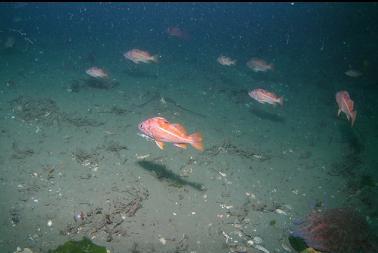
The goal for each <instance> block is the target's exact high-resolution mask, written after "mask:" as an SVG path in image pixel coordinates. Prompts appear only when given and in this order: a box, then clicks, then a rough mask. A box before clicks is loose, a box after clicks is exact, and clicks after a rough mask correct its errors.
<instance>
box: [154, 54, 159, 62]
mask: <svg viewBox="0 0 378 253" xmlns="http://www.w3.org/2000/svg"><path fill="white" fill-rule="evenodd" d="M159 59H160V55H154V56H152V61H153V62H155V63H159Z"/></svg>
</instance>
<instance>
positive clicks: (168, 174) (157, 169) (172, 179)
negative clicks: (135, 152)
mask: <svg viewBox="0 0 378 253" xmlns="http://www.w3.org/2000/svg"><path fill="white" fill-rule="evenodd" d="M137 164H138V165H139V166H140V167H142V168H143V169H145V170H147V171H149V172H152V173H153V175H154V176H155V177H156V178H157V179H159V180H160V181H162V180H165V181H167V182H168V183H169V185H172V186H176V187H178V188H180V187H182V186H185V185H188V186H191V187H193V188H194V189H196V190H198V191H204V190H205V187H204V185H202V184H200V183H195V182H191V181H188V180H185V179H183V178H181V177H180V176H179V175H177V174H176V173H174V172H172V171H171V170H169V169H167V166H165V165H163V164H159V163H156V162H152V161H147V160H143V161H138V162H137Z"/></svg>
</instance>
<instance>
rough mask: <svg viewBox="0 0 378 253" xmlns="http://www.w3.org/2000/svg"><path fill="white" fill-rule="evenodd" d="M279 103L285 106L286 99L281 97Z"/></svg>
mask: <svg viewBox="0 0 378 253" xmlns="http://www.w3.org/2000/svg"><path fill="white" fill-rule="evenodd" d="M278 103H279V104H280V105H281V106H283V104H284V98H283V97H280V98H279V100H278Z"/></svg>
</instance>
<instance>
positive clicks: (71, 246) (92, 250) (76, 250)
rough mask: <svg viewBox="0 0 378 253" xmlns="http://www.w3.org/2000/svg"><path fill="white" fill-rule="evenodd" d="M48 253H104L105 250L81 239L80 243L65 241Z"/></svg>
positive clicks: (86, 239) (85, 239)
mask: <svg viewBox="0 0 378 253" xmlns="http://www.w3.org/2000/svg"><path fill="white" fill-rule="evenodd" d="M48 253H106V248H105V247H102V246H99V245H96V244H94V243H93V242H92V241H91V240H89V239H88V238H86V237H83V239H82V240H81V241H72V240H70V241H67V242H65V243H64V244H63V245H60V246H58V248H56V249H55V250H49V251H48Z"/></svg>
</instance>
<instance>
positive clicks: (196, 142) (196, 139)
mask: <svg viewBox="0 0 378 253" xmlns="http://www.w3.org/2000/svg"><path fill="white" fill-rule="evenodd" d="M190 139H191V143H190V144H192V146H193V147H194V148H195V149H198V150H199V151H203V150H204V148H203V143H202V135H201V134H200V133H198V132H197V133H194V134H192V135H190Z"/></svg>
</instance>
